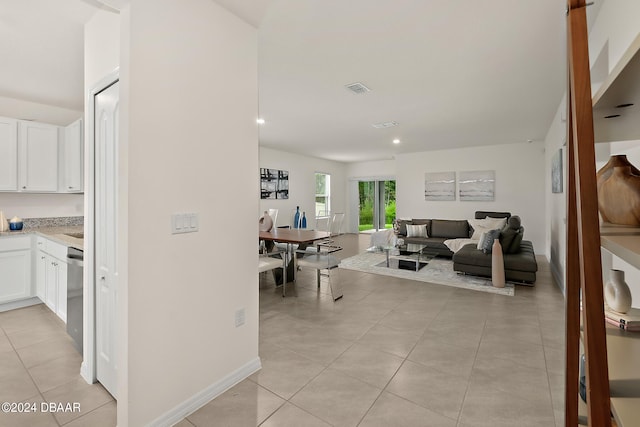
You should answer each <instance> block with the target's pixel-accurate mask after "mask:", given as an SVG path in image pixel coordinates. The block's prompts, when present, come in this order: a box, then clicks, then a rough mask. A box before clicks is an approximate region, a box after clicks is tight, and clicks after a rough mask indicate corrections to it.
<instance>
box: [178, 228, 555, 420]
mask: <svg viewBox="0 0 640 427" xmlns="http://www.w3.org/2000/svg"><path fill="white" fill-rule="evenodd" d="M340 240H341V241H340V243H341V244H342V245H343V246H344V248H345V249H344V250H343V251H341V252H339V254H340V256H342V257H347V256H351V255H354V254H356V253H358V252H359V251H362V250H363V249H364V248H366V247H367V243H368V242H369V236H366V235H360V236H355V235H349V236H343V237H341V239H340ZM539 269H540V271H539V272H538V280H537V282H536V286H535V287H534V288H529V287H524V286H518V287H517V289H516V295H515V296H514V297H508V296H501V295H493V294H488V293H481V292H477V291H468V290H463V289H456V288H451V287H446V286H440V285H431V284H425V283H421V282H413V281H408V280H402V279H394V278H390V277H383V276H377V275H372V274H367V273H359V272H353V271H347V270H341V271H339V272H338V276H337V277H339V280H341V281H342V283H343V284H344V298H343V299H341V300H339V301H337V302H335V303H334V302H333V301H332V300H331V298H329V295H328V293H327V292H328V288H327V287H326V286H325V285H324V284H323V287H322V289H321V290H320V293H318V292H317V290H316V288H315V275H314V272H312V271H310V272H304V271H303V272H302V273H301V274H300V275H299V277H298V289H297V294H298V296H297V298H296V297H287V298H284V299H283V298H282V297H281V295H280V293H279V292H278V291H274V286H273V282H272V278H271V276H270V275H267V277H266V280H263V281H262V283H261V286H260V358H261V360H262V370H260V371H259V372H257V373H256V374H254V375H253V376H251V377H250V378H249V379H247V380H245V381H243V382H241V383H240V384H238V385H236V386H235V387H233V388H232V389H231V390H229V391H227V392H226V393H224V394H223V395H221V396H220V397H218V398H217V399H214V400H213V401H212V402H210V403H209V404H207V405H206V406H204V407H203V408H201V409H200V410H198V411H197V412H195V413H193V414H191V415H190V416H188V417H187V418H186V419H185V420H183V421H182V422H181V423H180V424H178V425H179V426H180V427H190V426H192V425H193V426H256V425H261V426H269V427H271V426H279V427H282V426H285V427H286V426H367V427H370V426H438V427H439V426H443V427H456V426H457V427H482V426H509V427H512V426H519V427H526V426H536V427H540V426H542V427H545V426H549V427H552V426H562V425H563V406H564V403H563V400H564V395H563V394H564V391H563V389H564V385H563V381H564V379H563V370H564V367H563V364H564V362H563V357H564V314H563V313H564V302H563V297H562V294H561V292H560V291H559V290H558V288H557V287H556V286H555V285H554V284H553V281H552V278H551V274H550V271H549V266H548V264H547V262H546V261H544V260H543V258H539ZM263 279H264V278H263Z"/></svg>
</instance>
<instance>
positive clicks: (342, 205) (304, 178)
mask: <svg viewBox="0 0 640 427" xmlns="http://www.w3.org/2000/svg"><path fill="white" fill-rule="evenodd" d="M260 167H261V168H268V169H280V170H286V171H289V199H285V200H269V199H265V200H260V211H259V213H258V216H257V217H256V218H255V222H256V223H257V220H258V217H259V216H261V215H262V212H264V211H265V210H267V209H270V208H271V209H278V218H277V224H276V225H279V226H283V225H291V215H292V212H293V211H294V210H295V209H296V206H300V211H301V212H302V211H305V212H306V216H307V226H308V227H309V228H311V227H313V226H314V224H315V194H316V193H315V192H316V180H315V173H316V172H322V173H328V174H329V175H331V211H332V212H345V213H346V208H347V206H346V194H345V191H346V187H345V177H346V175H345V171H346V164H344V163H340V162H334V161H330V160H324V159H319V158H316V157H309V156H301V155H299V154H293V153H287V152H284V151H278V150H274V149H271V148H265V147H260ZM254 176H256V177H257V178H256V179H257V182H258V184H257V185H259V173H258V170H257V169H256V171H255V172H254ZM346 223H347V219H345V224H346Z"/></svg>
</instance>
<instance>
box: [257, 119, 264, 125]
mask: <svg viewBox="0 0 640 427" xmlns="http://www.w3.org/2000/svg"><path fill="white" fill-rule="evenodd" d="M256 123H257V124H259V125H263V124H264V119H263V118H258V119H256Z"/></svg>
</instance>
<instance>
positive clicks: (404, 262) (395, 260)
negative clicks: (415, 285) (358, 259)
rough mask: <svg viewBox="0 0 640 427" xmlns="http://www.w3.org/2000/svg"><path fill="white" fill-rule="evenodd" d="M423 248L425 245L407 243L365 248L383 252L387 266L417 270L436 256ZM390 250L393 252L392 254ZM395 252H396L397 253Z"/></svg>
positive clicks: (370, 250) (425, 247)
mask: <svg viewBox="0 0 640 427" xmlns="http://www.w3.org/2000/svg"><path fill="white" fill-rule="evenodd" d="M425 249H427V246H426V245H420V244H416V243H408V244H406V245H400V246H391V245H379V246H373V247H370V248H369V249H367V251H368V252H384V254H385V256H386V263H385V264H386V266H387V267H388V268H399V269H403V270H414V271H418V270H420V269H421V268H422V267H424V266H425V265H427V264H428V263H429V261H431V260H432V259H433V258H435V257H436V256H437V254H435V253H433V252H428V251H426V250H425ZM392 252H394V253H393V254H392ZM395 252H397V255H396V254H395Z"/></svg>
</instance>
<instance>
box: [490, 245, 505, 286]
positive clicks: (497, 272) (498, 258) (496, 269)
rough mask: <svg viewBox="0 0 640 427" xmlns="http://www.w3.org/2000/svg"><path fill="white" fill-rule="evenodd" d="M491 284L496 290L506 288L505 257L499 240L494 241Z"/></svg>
mask: <svg viewBox="0 0 640 427" xmlns="http://www.w3.org/2000/svg"><path fill="white" fill-rule="evenodd" d="M491 282H492V283H493V287H494V288H504V285H505V278H504V255H503V254H502V245H501V244H500V240H499V239H494V240H493V246H492V247H491Z"/></svg>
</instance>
